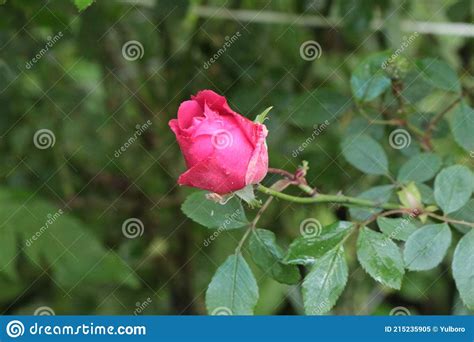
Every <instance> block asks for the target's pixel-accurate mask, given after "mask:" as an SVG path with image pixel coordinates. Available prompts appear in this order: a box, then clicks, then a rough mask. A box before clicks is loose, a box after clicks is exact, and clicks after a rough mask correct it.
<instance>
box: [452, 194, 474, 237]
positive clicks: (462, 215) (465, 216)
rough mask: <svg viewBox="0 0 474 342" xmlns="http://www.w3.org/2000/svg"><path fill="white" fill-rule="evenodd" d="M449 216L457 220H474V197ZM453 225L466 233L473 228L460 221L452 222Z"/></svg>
mask: <svg viewBox="0 0 474 342" xmlns="http://www.w3.org/2000/svg"><path fill="white" fill-rule="evenodd" d="M449 217H451V218H453V219H456V220H461V221H466V222H474V199H471V200H469V202H467V203H466V205H465V206H464V207H462V208H461V209H459V210H456V211H455V212H453V213H451V214H449ZM451 225H452V226H453V227H454V228H456V229H457V230H459V231H460V232H462V233H464V234H465V233H467V232H469V231H470V230H471V229H472V228H471V227H468V226H466V225H463V224H459V223H451Z"/></svg>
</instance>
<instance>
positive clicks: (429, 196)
mask: <svg viewBox="0 0 474 342" xmlns="http://www.w3.org/2000/svg"><path fill="white" fill-rule="evenodd" d="M415 184H416V187H417V188H418V190H420V194H421V201H422V202H423V203H424V204H435V203H436V201H435V199H434V192H433V189H431V188H430V187H429V186H428V185H426V184H424V183H415Z"/></svg>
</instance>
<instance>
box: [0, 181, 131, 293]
mask: <svg viewBox="0 0 474 342" xmlns="http://www.w3.org/2000/svg"><path fill="white" fill-rule="evenodd" d="M26 202H27V205H25V203H26ZM0 221H1V222H2V223H1V225H0V236H1V238H0V251H1V252H0V254H1V257H0V267H1V268H0V273H1V272H4V274H6V275H7V276H10V277H13V278H14V277H16V264H17V260H18V259H19V258H22V257H24V256H26V257H27V259H28V261H29V262H30V263H31V265H33V266H38V267H47V268H49V269H50V270H51V274H52V277H53V279H54V280H55V282H56V283H57V284H59V285H60V286H61V287H62V288H63V289H65V290H69V291H72V290H74V289H80V288H81V287H83V286H85V285H90V284H100V285H105V284H110V283H118V284H124V285H126V286H132V287H135V286H137V285H138V281H137V279H136V277H135V275H134V273H133V271H132V270H131V269H130V267H129V266H127V265H126V264H125V262H124V261H123V260H122V259H121V258H120V257H119V256H118V254H117V253H116V252H114V251H113V250H111V249H110V250H108V249H106V248H105V247H104V246H102V245H101V243H100V242H99V241H98V239H97V238H96V237H95V236H94V235H93V234H92V233H91V232H90V231H89V229H87V228H86V227H85V226H84V225H83V223H81V222H80V221H79V220H77V219H76V218H74V217H73V216H72V215H71V214H69V213H66V212H64V211H62V210H60V209H59V208H57V207H55V206H53V205H52V204H50V203H49V202H47V201H45V200H42V199H37V198H30V196H28V195H26V194H22V193H18V192H15V191H13V190H10V189H6V188H0ZM17 241H20V247H21V250H17V248H16V247H17V243H16V242H17ZM41 271H42V270H41Z"/></svg>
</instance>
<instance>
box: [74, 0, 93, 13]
mask: <svg viewBox="0 0 474 342" xmlns="http://www.w3.org/2000/svg"><path fill="white" fill-rule="evenodd" d="M93 2H94V0H74V4H75V5H76V7H77V9H78V10H79V11H83V10H85V9H86V8H87V7H89V6H90V5H92V3H93Z"/></svg>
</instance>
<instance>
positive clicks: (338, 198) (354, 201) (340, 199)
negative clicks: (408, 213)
mask: <svg viewBox="0 0 474 342" xmlns="http://www.w3.org/2000/svg"><path fill="white" fill-rule="evenodd" d="M257 190H258V191H260V192H263V193H264V194H267V195H270V196H274V197H277V198H280V199H283V200H285V201H289V202H294V203H301V204H311V203H338V204H348V205H355V206H359V207H369V208H381V209H387V210H390V209H403V207H402V206H400V205H399V204H395V203H378V202H375V201H370V200H365V199H362V198H356V197H349V196H344V195H324V194H318V195H317V196H315V197H298V196H292V195H288V194H285V193H283V192H279V191H276V190H273V189H270V188H267V187H265V186H263V185H261V184H259V185H258V186H257Z"/></svg>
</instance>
